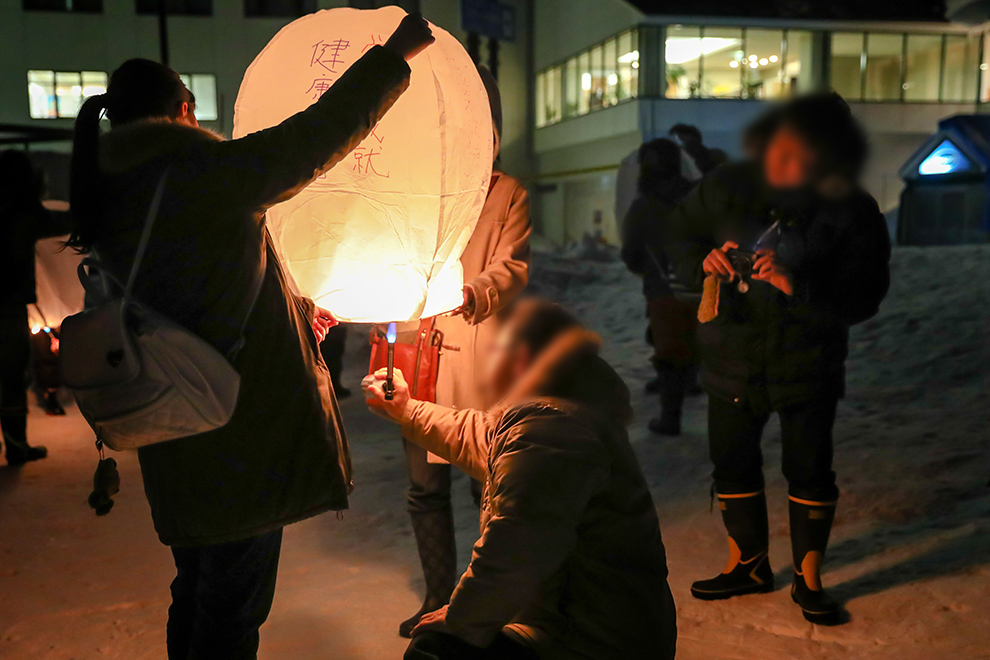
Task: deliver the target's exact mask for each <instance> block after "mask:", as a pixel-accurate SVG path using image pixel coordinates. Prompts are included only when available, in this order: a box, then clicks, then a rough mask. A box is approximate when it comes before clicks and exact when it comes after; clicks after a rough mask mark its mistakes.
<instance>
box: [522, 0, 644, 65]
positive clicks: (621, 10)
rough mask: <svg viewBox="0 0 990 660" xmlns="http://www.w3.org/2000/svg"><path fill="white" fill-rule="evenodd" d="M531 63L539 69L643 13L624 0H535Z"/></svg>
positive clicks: (619, 29) (629, 23) (636, 20)
mask: <svg viewBox="0 0 990 660" xmlns="http://www.w3.org/2000/svg"><path fill="white" fill-rule="evenodd" d="M534 14H535V20H534V23H535V26H536V32H535V34H537V35H539V38H538V39H537V40H536V44H535V45H534V50H533V64H534V65H535V67H536V70H537V71H539V70H540V69H543V68H545V67H547V66H550V65H551V64H553V63H555V62H558V61H560V60H562V59H564V58H565V57H567V56H569V55H573V54H574V53H576V52H578V51H579V50H581V49H583V48H587V47H588V46H590V45H591V44H593V43H595V42H598V41H602V40H604V39H607V38H608V37H610V36H612V35H614V34H618V33H619V32H622V31H623V30H625V29H626V28H628V27H630V26H632V25H636V24H637V23H639V22H640V21H641V20H642V19H643V14H642V13H641V12H640V11H639V10H637V9H636V8H634V7H633V6H632V5H631V4H629V3H627V2H624V1H623V0H536V1H535V5H534Z"/></svg>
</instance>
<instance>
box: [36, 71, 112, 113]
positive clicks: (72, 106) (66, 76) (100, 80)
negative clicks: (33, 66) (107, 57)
mask: <svg viewBox="0 0 990 660" xmlns="http://www.w3.org/2000/svg"><path fill="white" fill-rule="evenodd" d="M27 78H28V106H29V109H30V113H31V118H32V119H55V118H56V117H61V118H68V119H71V118H73V117H75V116H76V115H77V114H79V107H80V106H81V105H82V104H83V101H85V100H86V99H88V98H89V97H91V96H96V95H98V94H103V93H104V92H106V91H107V74H106V73H104V72H103V71H39V70H32V71H28V74H27Z"/></svg>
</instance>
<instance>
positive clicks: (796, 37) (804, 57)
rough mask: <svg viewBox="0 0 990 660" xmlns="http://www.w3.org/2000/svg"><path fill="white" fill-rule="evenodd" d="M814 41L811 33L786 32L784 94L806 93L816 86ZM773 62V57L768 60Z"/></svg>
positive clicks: (801, 31) (799, 31)
mask: <svg viewBox="0 0 990 660" xmlns="http://www.w3.org/2000/svg"><path fill="white" fill-rule="evenodd" d="M815 58H816V55H815V40H814V37H813V35H812V33H811V32H806V31H804V30H788V31H787V34H786V43H785V48H784V73H783V76H782V78H783V82H784V94H787V95H793V94H800V93H801V92H807V91H810V90H812V89H815V87H816V86H817V84H818V81H817V80H816V79H815V67H813V66H812V64H811V63H812V62H813V61H815ZM770 61H771V62H772V61H773V57H771V58H770Z"/></svg>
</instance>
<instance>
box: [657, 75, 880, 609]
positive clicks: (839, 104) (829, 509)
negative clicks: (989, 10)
mask: <svg viewBox="0 0 990 660" xmlns="http://www.w3.org/2000/svg"><path fill="white" fill-rule="evenodd" d="M773 112H775V113H777V114H776V118H775V120H774V122H775V124H774V126H773V127H772V130H769V131H768V132H767V138H766V140H765V141H764V142H763V143H762V145H761V147H762V148H761V149H760V150H759V153H758V154H756V155H755V157H754V158H752V159H750V160H748V161H746V162H740V163H733V164H727V165H724V166H722V167H719V168H718V169H716V170H715V171H713V172H711V173H710V174H709V175H708V176H706V177H705V178H704V179H703V180H702V181H701V183H700V184H699V185H698V186H697V187H696V188H695V189H694V190H693V191H692V192H691V193H690V194H689V195H688V196H687V198H685V200H684V202H683V203H682V204H681V205H680V206H679V207H678V209H677V210H676V211H675V212H674V213H673V216H672V218H671V226H672V227H674V229H673V232H674V240H670V241H668V242H667V244H666V247H667V252H668V254H669V255H670V256H671V259H672V260H673V262H674V265H675V270H676V273H677V276H678V278H679V279H680V280H681V281H682V282H685V283H691V284H692V285H693V286H696V287H700V286H701V285H702V282H703V280H704V279H705V278H706V277H709V278H714V279H713V280H709V283H710V284H715V283H717V286H718V303H717V315H716V316H715V317H714V318H713V319H712V320H710V321H709V322H706V323H702V324H701V325H700V326H699V329H698V343H699V351H700V353H701V360H702V383H703V385H704V386H705V389H706V390H707V392H708V393H709V413H708V414H709V443H710V452H711V459H712V462H713V463H714V473H713V476H714V481H715V484H714V487H715V491H716V493H717V495H718V501H719V508H720V509H721V511H722V518H723V522H724V523H725V527H726V530H727V531H728V535H729V549H730V553H729V554H730V558H729V563H728V565H727V567H726V568H725V570H724V571H723V572H722V573H721V574H719V575H718V576H717V577H715V578H713V579H710V580H701V581H699V582H695V583H694V585H693V586H692V594H693V595H694V596H695V597H697V598H701V599H706V600H712V599H719V598H728V597H731V596H735V595H740V594H745V593H754V592H763V591H770V590H772V589H773V572H772V571H771V569H770V564H769V560H768V556H767V550H768V522H767V508H766V497H765V495H764V490H763V488H764V481H763V472H762V455H761V452H760V437H761V434H762V432H763V428H764V426H765V425H766V422H767V421H768V419H769V416H770V415H771V413H776V414H777V415H778V416H779V418H780V424H781V434H782V445H783V449H782V450H783V472H784V476H785V477H786V478H787V481H788V484H789V496H790V503H789V506H790V522H791V544H792V551H793V561H794V584H793V587H792V596H793V598H794V600H795V602H797V603H798V604H799V605H800V606H801V608H802V610H803V612H804V616H805V618H807V619H808V620H810V621H813V622H816V623H823V624H836V623H839V622H841V618H842V617H841V614H842V611H841V607H840V606H839V605H838V604H837V603H836V602H835V601H834V600H833V599H831V598H830V597H829V596H828V595H826V593H825V592H824V590H823V589H822V585H821V580H820V568H821V563H822V559H823V557H824V553H825V547H826V544H827V542H828V536H829V532H830V529H831V526H832V521H833V518H834V515H835V505H836V501H837V498H838V494H839V491H838V489H837V488H836V485H835V473H834V472H833V471H832V427H833V424H834V422H835V416H836V405H837V402H838V400H839V399H840V398H841V397H842V396H843V394H844V381H845V371H844V363H845V359H846V356H847V353H848V337H849V327H850V326H851V325H854V324H857V323H860V322H862V321H865V320H866V319H868V318H870V317H871V316H873V315H874V314H876V313H877V311H878V309H879V305H880V302H881V301H882V300H883V298H884V296H885V295H886V293H887V289H888V286H889V283H890V271H889V260H890V239H889V236H888V233H887V227H886V223H885V221H884V217H883V215H882V214H881V213H880V209H879V208H878V206H877V203H876V201H875V200H874V199H873V198H872V197H871V196H870V195H869V194H868V193H866V192H864V191H863V190H862V189H861V188H860V187H859V186H858V185H857V179H858V176H859V173H860V170H861V168H862V166H863V163H864V161H865V158H866V154H867V144H866V139H865V136H864V134H863V132H862V129H861V128H860V127H859V125H858V124H857V122H856V121H855V119H854V118H853V117H852V115H851V113H850V111H849V107H848V106H847V105H846V103H845V102H844V101H843V100H842V98H841V97H839V96H838V95H837V94H819V95H814V96H809V97H805V98H800V99H795V100H792V101H790V102H788V103H787V104H786V105H785V106H784V107H783V108H781V109H775V110H774V111H773ZM743 251H750V254H752V253H754V252H755V253H756V254H752V257H751V261H750V264H751V272H749V271H748V270H747V267H746V265H745V263H744V262H742V261H740V260H739V259H738V257H739V256H741V255H742V254H743ZM734 264H735V265H734ZM702 306H703V308H704V304H703V305H702Z"/></svg>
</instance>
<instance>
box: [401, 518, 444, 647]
mask: <svg viewBox="0 0 990 660" xmlns="http://www.w3.org/2000/svg"><path fill="white" fill-rule="evenodd" d="M412 523H413V533H414V534H415V536H416V547H417V548H418V550H419V560H420V562H421V563H422V565H423V577H424V578H425V579H426V598H425V599H424V600H423V606H422V607H421V608H420V609H419V611H418V612H416V613H415V614H414V615H412V616H411V617H409V618H408V619H406V620H405V621H403V622H402V623H400V624H399V636H400V637H405V638H407V639H408V638H409V637H411V636H412V630H413V628H415V627H416V624H418V623H419V620H420V619H422V618H423V616H424V615H426V614H429V613H430V612H435V611H437V610H438V609H440V608H441V607H443V606H444V605H446V604H447V603H449V602H450V595H451V594H452V593H453V592H454V586H455V585H456V583H457V546H456V543H455V540H454V515H453V512H452V511H451V510H450V508H449V507H448V508H446V509H441V510H439V511H423V512H419V513H413V514H412Z"/></svg>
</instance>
